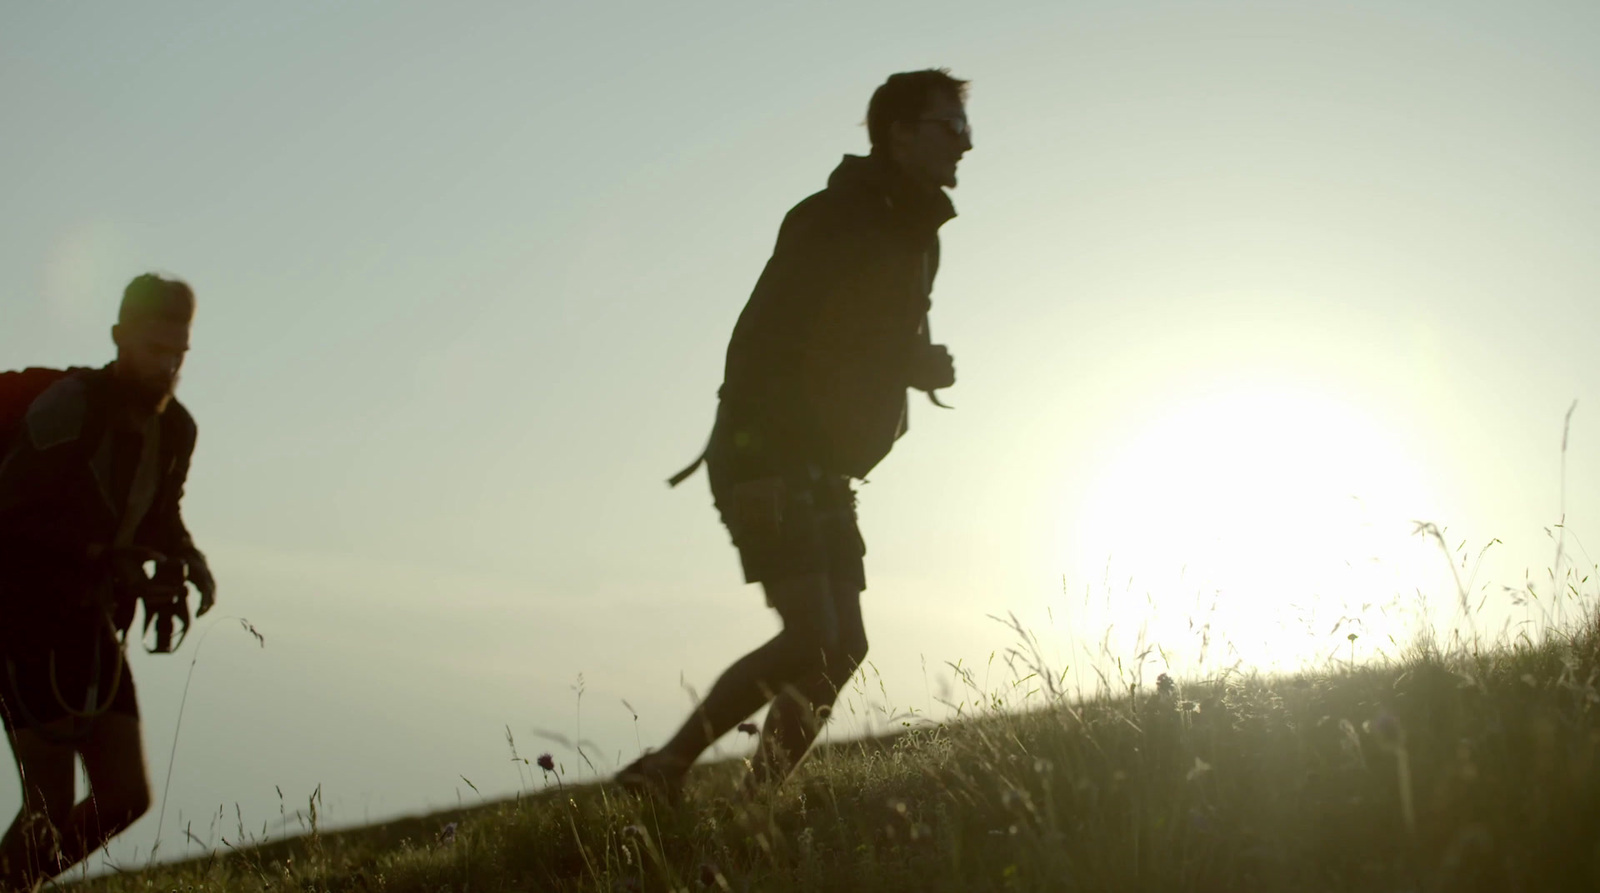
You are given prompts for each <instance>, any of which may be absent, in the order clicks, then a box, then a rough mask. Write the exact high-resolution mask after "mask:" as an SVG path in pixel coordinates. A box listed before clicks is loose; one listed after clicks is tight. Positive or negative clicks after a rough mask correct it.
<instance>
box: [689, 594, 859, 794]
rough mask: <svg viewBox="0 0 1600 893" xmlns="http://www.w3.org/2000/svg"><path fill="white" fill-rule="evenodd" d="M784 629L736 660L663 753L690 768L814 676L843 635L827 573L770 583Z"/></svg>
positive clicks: (772, 599)
mask: <svg viewBox="0 0 1600 893" xmlns="http://www.w3.org/2000/svg"><path fill="white" fill-rule="evenodd" d="M767 592H768V596H769V600H770V601H771V602H772V604H773V607H775V608H777V610H778V614H779V616H781V617H782V618H783V631H782V632H780V633H778V634H777V635H776V636H774V637H772V638H771V639H770V640H768V641H767V643H766V644H764V645H762V646H761V647H760V648H757V649H756V650H754V651H752V652H750V653H749V654H746V655H745V656H744V657H741V658H739V660H737V661H735V662H734V664H733V666H731V667H729V668H728V669H726V670H724V671H723V673H722V675H721V676H720V677H718V678H717V681H716V683H715V684H714V685H712V686H711V691H710V692H708V693H707V694H706V699H705V700H704V701H703V702H701V704H700V706H699V707H697V708H695V710H694V712H693V713H692V714H690V716H689V719H688V720H687V721H686V722H685V723H684V724H683V727H682V728H681V729H679V730H678V733H677V734H676V735H674V736H673V737H672V740H671V741H669V742H667V744H666V746H665V747H663V748H662V749H661V753H662V754H663V755H665V756H667V757H669V758H670V759H672V760H673V761H675V762H677V763H679V764H681V765H683V766H685V767H687V766H688V765H689V764H690V763H693V762H694V761H695V759H696V758H697V757H699V756H700V754H701V753H702V752H703V751H704V750H705V749H706V748H707V747H710V746H711V743H712V742H713V741H716V740H717V739H718V738H720V737H722V736H723V735H724V734H726V733H727V732H728V730H730V729H732V728H733V727H734V726H736V725H738V724H739V723H740V722H743V721H744V719H745V718H746V717H748V716H749V715H750V714H752V713H754V712H756V711H757V710H759V709H761V706H762V705H763V704H765V703H767V702H768V701H770V700H772V698H773V696H774V695H776V694H778V693H779V692H782V691H784V690H785V689H790V688H793V687H794V686H795V685H796V684H797V683H802V682H804V681H806V680H809V679H810V678H811V677H812V676H814V675H815V674H816V673H817V672H818V670H819V669H820V668H821V667H822V666H823V653H824V651H825V650H827V649H829V648H831V647H832V646H833V643H834V642H835V641H836V640H837V638H838V624H837V621H836V619H835V617H834V611H833V604H832V602H833V599H832V593H831V591H830V589H829V583H828V578H827V576H826V575H825V574H808V575H806V576H801V577H791V578H789V579H786V580H781V581H778V582H776V583H772V584H768V587H767Z"/></svg>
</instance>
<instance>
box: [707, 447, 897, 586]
mask: <svg viewBox="0 0 1600 893" xmlns="http://www.w3.org/2000/svg"><path fill="white" fill-rule="evenodd" d="M708 472H709V474H708V477H710V478H711V495H712V499H713V500H715V502H716V505H717V510H718V512H719V513H720V514H721V515H722V523H723V524H724V525H726V526H727V528H728V533H729V535H730V536H731V537H732V538H733V544H734V546H735V547H737V548H738V549H739V563H740V564H741V565H743V567H744V579H745V582H746V583H772V582H776V581H778V580H784V579H788V578H792V577H800V576H806V575H809V574H818V573H821V574H827V575H828V577H829V578H830V579H831V580H833V581H834V582H835V583H836V584H840V585H844V586H849V587H853V588H854V589H855V590H857V591H862V590H865V589H866V588H867V572H866V566H865V564H864V562H863V560H862V559H863V557H864V556H865V555H866V552H867V547H866V543H865V541H863V540H862V538H861V530H860V528H859V527H858V526H857V524H856V496H855V491H854V490H853V489H852V488H851V486H850V479H849V478H847V477H845V476H843V475H829V474H822V473H817V472H815V471H812V472H806V471H801V472H798V473H795V474H789V475H785V476H784V508H783V515H782V520H781V521H780V523H779V525H778V529H777V531H776V535H761V536H755V535H751V534H749V533H748V532H746V531H742V530H740V529H739V525H738V524H737V523H734V522H733V520H732V519H731V518H730V517H729V513H728V509H727V507H728V505H729V504H730V502H729V494H730V492H731V490H732V488H733V486H734V485H733V484H732V483H730V482H728V481H726V480H723V478H722V475H720V474H718V469H717V468H716V467H715V466H714V465H713V466H712V467H711V468H709V469H708Z"/></svg>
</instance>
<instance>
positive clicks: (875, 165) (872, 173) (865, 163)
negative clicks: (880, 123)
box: [828, 155, 956, 230]
mask: <svg viewBox="0 0 1600 893" xmlns="http://www.w3.org/2000/svg"><path fill="white" fill-rule="evenodd" d="M828 188H829V189H839V190H844V191H849V192H869V193H875V194H877V195H880V196H882V197H883V200H884V201H885V202H886V203H887V204H888V206H889V208H890V209H891V210H893V211H895V212H897V213H902V214H906V215H908V216H909V217H910V218H911V219H912V220H913V221H914V222H915V223H916V224H917V225H919V226H921V227H924V228H926V229H928V230H938V228H939V227H941V226H943V225H944V224H945V221H947V220H949V219H950V218H952V217H954V216H956V208H955V205H954V204H952V203H951V202H950V197H949V196H948V195H945V192H944V190H943V189H940V188H938V187H937V186H934V187H929V186H926V185H924V184H921V183H918V182H916V181H915V180H913V179H911V178H910V177H908V176H906V174H905V172H904V171H902V170H901V169H900V166H899V165H897V164H895V163H894V162H892V161H890V160H888V159H887V158H884V157H883V156H881V155H867V156H861V155H846V156H845V157H844V160H843V161H840V162H839V166H838V167H836V168H834V169H833V173H832V174H831V175H830V176H829V177H828Z"/></svg>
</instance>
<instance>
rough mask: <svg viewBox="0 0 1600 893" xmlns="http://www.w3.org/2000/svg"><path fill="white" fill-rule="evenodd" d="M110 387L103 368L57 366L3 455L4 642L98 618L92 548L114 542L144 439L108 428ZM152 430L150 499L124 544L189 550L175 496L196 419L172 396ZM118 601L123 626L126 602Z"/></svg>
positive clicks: (100, 589)
mask: <svg viewBox="0 0 1600 893" xmlns="http://www.w3.org/2000/svg"><path fill="white" fill-rule="evenodd" d="M30 371H33V370H30ZM8 374H14V373H8ZM116 387H117V384H116V382H115V380H114V379H113V376H112V372H111V367H109V366H107V367H106V368H104V369H87V370H73V371H72V372H70V373H62V375H61V377H60V379H59V380H58V381H56V382H55V383H54V384H52V385H50V387H49V388H48V389H46V390H45V391H44V392H43V393H42V394H41V395H40V396H39V397H38V398H37V399H36V400H34V401H33V402H32V403H31V404H30V405H29V407H28V411H27V415H26V416H25V417H24V419H23V423H22V425H21V426H20V430H18V431H17V432H16V434H15V436H14V438H13V439H12V442H11V443H10V445H9V446H10V449H9V451H7V452H6V454H5V456H4V459H3V461H0V628H3V630H4V635H0V647H4V646H5V645H7V644H8V643H9V644H10V645H12V646H15V645H16V644H17V643H18V641H19V640H23V641H26V640H27V639H32V638H39V637H45V638H48V637H49V636H51V635H53V634H56V633H59V632H66V631H70V629H71V628H72V627H74V626H78V625H82V624H83V623H85V622H89V623H93V622H97V621H98V616H97V615H98V612H100V611H103V608H100V607H98V606H97V604H96V600H97V599H99V598H100V597H101V594H103V593H104V592H106V591H107V590H106V589H105V584H106V582H107V581H108V580H109V579H110V577H109V571H108V562H107V561H105V560H104V559H101V560H93V559H91V558H90V556H89V554H88V550H89V546H90V545H91V544H100V545H107V544H110V543H112V542H113V541H114V540H115V538H116V536H117V532H118V528H119V526H120V524H121V521H122V517H123V514H124V511H125V510H126V508H127V505H128V502H127V499H128V491H129V489H130V488H131V478H132V476H133V473H134V471H135V469H136V467H137V465H138V456H139V449H140V446H141V445H142V440H141V439H140V438H139V437H138V436H137V435H136V434H131V433H129V432H118V431H117V430H116V428H115V427H114V426H113V425H112V424H111V422H112V408H113V404H114V401H115V388H116ZM158 426H159V429H160V450H159V453H158V454H157V457H156V469H157V478H156V483H155V490H154V497H153V499H152V500H151V501H150V503H149V506H148V508H147V509H146V511H145V513H144V515H143V517H142V519H141V520H140V521H139V523H138V526H137V527H136V528H135V529H134V533H133V536H132V539H131V542H130V545H131V546H134V547H139V548H144V549H148V550H152V551H155V552H159V553H161V554H163V555H166V556H168V557H171V558H177V557H180V556H184V555H187V554H189V553H191V552H192V551H193V550H194V542H193V540H192V539H191V537H190V536H189V531H188V529H187V528H186V527H185V526H184V523H183V515H182V513H181V512H180V510H179V503H180V501H181V500H182V498H183V486H184V481H185V480H186V479H187V477H188V473H189V459H190V456H191V455H192V454H193V452H194V443H195V424H194V419H193V418H192V417H191V416H190V415H189V413H188V411H187V410H185V409H184V408H183V406H182V404H180V403H178V401H177V400H172V401H170V402H169V403H168V404H167V407H166V410H165V411H164V412H163V413H162V414H161V415H160V416H159V417H158ZM113 608H114V620H115V623H116V624H117V626H118V627H120V628H126V627H127V626H128V625H129V624H130V623H131V622H132V620H133V613H134V604H133V602H132V601H131V600H127V599H118V600H117V601H116V602H115V604H114V605H113ZM98 622H103V621H98ZM24 630H26V633H23V632H22V631H24Z"/></svg>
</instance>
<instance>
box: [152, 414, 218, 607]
mask: <svg viewBox="0 0 1600 893" xmlns="http://www.w3.org/2000/svg"><path fill="white" fill-rule="evenodd" d="M168 411H169V412H172V411H177V412H182V413H183V414H182V415H181V416H179V417H177V419H176V420H175V421H176V424H175V425H174V426H173V427H174V428H176V429H177V434H178V438H177V442H176V444H175V445H174V446H175V449H174V450H173V465H172V470H171V471H170V472H168V474H167V476H166V479H165V480H164V482H163V486H162V490H161V493H160V495H159V497H158V499H157V502H156V505H155V506H154V507H153V511H152V512H151V517H150V518H149V521H148V525H147V526H146V527H145V529H146V530H147V531H148V532H149V536H148V542H149V544H150V547H151V548H153V549H154V550H155V551H158V552H160V553H162V554H163V555H165V556H166V557H167V558H168V559H170V563H169V564H168V565H167V566H166V568H171V569H170V570H168V569H166V568H163V569H162V570H161V571H158V573H157V575H156V578H155V582H156V583H179V584H181V583H182V582H184V580H187V581H188V582H190V583H193V584H194V587H195V589H197V590H199V592H200V610H199V611H198V613H199V614H204V613H206V612H207V611H209V610H211V606H212V605H213V604H215V603H216V596H217V584H216V580H215V579H213V577H212V576H211V568H210V566H209V565H208V564H207V563H206V557H205V555H204V554H202V553H201V552H200V550H199V549H198V548H196V547H195V544H194V537H193V536H191V535H190V534H189V528H188V526H187V525H186V524H184V523H183V492H184V486H185V484H187V483H188V479H189V462H190V460H191V458H192V457H193V456H194V444H195V438H196V429H195V424H194V420H193V419H192V418H190V417H189V415H188V412H187V411H186V410H183V409H182V408H181V406H179V405H174V406H173V407H172V408H171V409H169V410H168Z"/></svg>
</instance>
